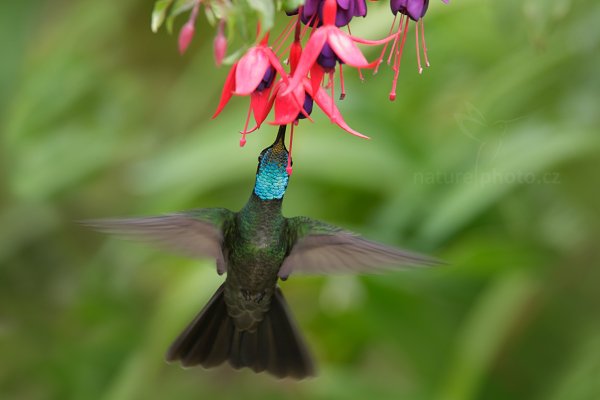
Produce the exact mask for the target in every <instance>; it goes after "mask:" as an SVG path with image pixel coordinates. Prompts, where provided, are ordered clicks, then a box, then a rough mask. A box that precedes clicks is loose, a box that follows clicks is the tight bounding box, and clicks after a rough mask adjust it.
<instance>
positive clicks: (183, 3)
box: [167, 0, 196, 33]
mask: <svg viewBox="0 0 600 400" xmlns="http://www.w3.org/2000/svg"><path fill="white" fill-rule="evenodd" d="M195 3H196V0H175V3H174V4H173V7H171V11H170V12H169V16H168V17H167V31H168V32H169V33H173V23H174V22H175V18H177V16H178V15H180V14H183V13H184V12H186V11H189V10H191V9H192V8H194V4H195Z"/></svg>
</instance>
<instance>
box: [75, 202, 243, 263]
mask: <svg viewBox="0 0 600 400" xmlns="http://www.w3.org/2000/svg"><path fill="white" fill-rule="evenodd" d="M234 217H235V213H234V212H232V211H229V210H227V209H226V208H202V209H196V210H190V211H184V212H179V213H173V214H165V215H160V216H154V217H140V218H114V219H97V220H86V221H83V224H84V225H86V226H89V227H91V228H94V229H96V230H98V231H100V232H104V233H110V234H115V235H120V236H123V237H125V238H129V239H134V240H140V241H144V242H151V243H157V244H159V245H161V246H163V247H165V248H167V249H168V250H174V251H176V252H178V253H182V254H184V255H186V256H188V257H193V258H206V257H209V258H215V259H216V260H217V271H218V272H219V274H223V273H224V272H226V270H227V265H226V261H225V257H224V255H223V250H222V248H223V247H222V244H223V237H224V236H225V232H226V231H227V230H228V229H230V227H231V225H232V224H233V221H234Z"/></svg>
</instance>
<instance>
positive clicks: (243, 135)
mask: <svg viewBox="0 0 600 400" xmlns="http://www.w3.org/2000/svg"><path fill="white" fill-rule="evenodd" d="M251 112H252V107H249V108H248V116H247V117H246V124H245V125H244V131H243V132H241V133H242V138H241V139H240V147H244V146H245V145H246V134H247V133H248V124H249V123H250V113H251Z"/></svg>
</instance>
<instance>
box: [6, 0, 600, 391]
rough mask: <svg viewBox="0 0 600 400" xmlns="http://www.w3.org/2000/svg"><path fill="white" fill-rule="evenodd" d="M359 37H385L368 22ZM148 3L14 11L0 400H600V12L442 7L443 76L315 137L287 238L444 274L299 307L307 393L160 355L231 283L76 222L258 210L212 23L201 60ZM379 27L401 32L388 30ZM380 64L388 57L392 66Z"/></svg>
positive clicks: (381, 284) (346, 106) (312, 295)
mask: <svg viewBox="0 0 600 400" xmlns="http://www.w3.org/2000/svg"><path fill="white" fill-rule="evenodd" d="M369 7H370V8H369V16H368V18H367V19H365V20H364V21H359V23H356V24H355V25H354V29H355V30H356V32H358V33H359V34H360V35H363V36H366V37H369V38H376V37H382V36H384V35H385V34H386V33H387V29H388V27H389V24H390V23H391V17H390V15H389V11H388V5H387V4H375V3H370V4H369ZM151 8H152V2H151V1H150V0H146V1H142V0H127V1H116V2H107V1H91V0H90V1H88V0H85V1H83V0H82V1H66V0H63V1H48V0H46V1H42V0H38V1H34V0H28V1H19V2H4V3H3V5H2V12H1V13H0V44H1V46H0V48H1V49H2V53H1V54H2V56H1V61H0V88H1V90H0V118H1V119H0V132H1V139H0V140H1V141H0V146H1V147H0V204H1V209H0V398H2V399H107V400H116V399H164V398H177V399H187V398H189V399H201V398H202V399H204V398H210V399H227V398H231V399H234V398H248V399H279V398H305V399H309V398H310V399H312V398H314V399H334V398H339V399H363V398H372V399H439V400H467V399H486V400H487V399H544V400H546V399H549V400H579V399H581V400H583V399H598V398H600V317H599V316H600V291H599V288H598V287H599V284H600V270H599V269H598V267H599V264H600V262H599V261H600V252H599V251H598V247H599V246H598V237H599V234H600V213H599V212H598V209H599V204H600V194H599V188H600V174H599V172H600V157H599V155H600V138H599V136H598V134H599V133H600V132H599V130H600V129H599V127H600V113H599V112H600V100H599V97H600V75H599V74H598V71H600V51H599V50H600V45H599V44H600V29H599V28H598V21H600V4H598V2H596V1H593V0H580V1H576V0H507V1H491V0H490V1H481V0H480V1H476V0H465V1H458V0H456V1H452V2H451V4H450V5H448V6H444V5H443V4H442V3H441V2H438V1H432V4H431V6H430V12H429V13H428V15H427V18H426V28H427V31H426V32H427V43H428V47H429V54H430V58H431V61H432V65H433V66H432V68H430V69H428V70H426V71H425V73H424V74H423V75H422V76H419V75H418V74H417V71H416V61H415V54H414V41H413V40H412V38H413V36H412V34H411V36H409V40H408V42H407V43H408V44H407V47H406V50H405V54H404V59H403V65H402V69H403V70H402V73H401V75H400V81H399V92H398V99H397V100H396V102H394V103H391V102H389V101H388V100H387V95H388V92H389V87H390V84H391V78H392V73H391V71H390V70H389V69H388V68H383V69H382V70H381V71H380V73H379V74H378V75H376V76H374V77H373V76H371V74H370V73H367V74H366V75H367V82H365V83H360V82H359V80H358V78H357V75H356V73H355V72H354V71H350V70H348V71H347V73H346V79H347V86H348V88H347V89H348V97H347V99H346V100H344V101H343V102H342V103H341V105H340V107H341V110H342V113H343V114H344V115H345V116H346V119H347V121H348V123H349V124H350V125H351V126H353V127H354V128H355V129H357V130H359V131H361V132H364V133H366V134H368V135H370V136H372V140H371V141H363V140H360V139H358V138H355V137H352V136H350V135H348V134H347V133H345V132H343V131H342V130H340V129H338V128H337V127H335V126H333V125H331V124H329V123H328V121H327V119H326V118H324V117H323V116H322V114H321V113H320V112H319V111H316V112H315V113H314V116H315V117H316V123H315V124H313V125H311V124H310V123H308V122H303V123H302V124H301V126H300V129H298V130H297V134H296V140H295V145H294V155H295V159H294V161H295V163H294V175H293V177H292V180H291V184H290V187H289V189H288V192H287V194H286V201H285V206H284V213H285V214H286V215H287V216H294V215H308V216H311V217H314V218H319V219H323V220H326V221H329V222H331V223H335V224H338V225H341V226H344V227H346V228H349V229H352V230H355V231H357V232H360V233H362V234H364V235H366V236H368V237H370V238H373V239H376V240H380V241H384V242H387V243H391V244H395V245H399V246H403V247H407V248H412V249H415V250H419V251H422V252H426V253H431V254H433V255H435V256H437V257H440V258H442V259H444V260H447V261H448V262H449V264H450V265H449V266H446V267H443V268H438V269H434V270H419V271H404V272H397V273H390V274H387V275H381V276H369V277H352V276H341V277H295V278H294V279H290V280H289V281H288V282H285V283H283V284H282V287H283V289H284V292H285V293H286V296H287V298H288V301H289V303H290V304H291V307H292V308H293V310H294V312H295V315H296V318H297V320H298V323H299V324H300V325H301V327H302V329H303V331H304V332H305V335H306V337H307V340H308V342H309V344H310V346H311V348H312V349H313V351H314V354H315V356H316V358H317V360H318V363H319V370H320V375H319V377H317V378H315V379H310V380H307V381H303V382H293V381H289V380H283V381H278V380H275V379H272V378H271V377H269V376H265V375H264V374H261V375H255V374H253V373H251V372H248V371H241V372H236V371H233V370H231V369H229V368H227V367H223V368H218V369H215V370H210V371H205V370H202V369H201V368H194V369H188V370H184V369H181V368H180V367H179V366H177V365H168V364H166V363H165V362H164V361H163V354H164V352H165V350H166V348H167V346H168V345H169V344H170V342H171V340H173V339H174V337H175V336H176V334H177V333H178V332H179V331H180V330H181V329H182V327H183V326H184V325H186V324H187V323H188V322H189V320H190V319H191V318H192V317H193V316H194V315H195V313H196V312H197V311H198V310H199V309H200V308H201V307H202V305H203V304H204V303H205V301H206V300H207V299H208V298H209V296H210V295H211V294H212V293H213V291H214V290H215V289H216V288H217V287H218V285H219V282H220V281H221V280H222V278H219V277H218V276H217V275H216V273H215V268H214V265H213V262H212V261H194V260H187V259H183V258H180V257H177V256H176V255H170V254H165V253H162V252H160V251H158V250H156V249H153V248H149V247H144V246H141V245H138V244H135V243H128V242H123V241H120V240H118V239H113V238H107V237H104V236H102V235H100V234H97V233H95V232H91V231H87V230H85V229H84V228H82V227H79V226H77V225H76V224H75V223H74V221H76V220H78V219H84V218H98V217H105V216H126V215H148V214H160V213H164V212H169V211H175V210H182V209H188V208H194V207H211V206H224V207H229V208H231V209H239V208H240V207H241V206H242V204H243V203H244V202H245V201H246V199H247V197H248V195H249V193H250V190H251V187H252V184H253V179H254V172H255V168H256V158H257V155H258V153H259V151H260V149H262V148H264V147H265V146H267V145H268V144H269V143H270V142H271V141H272V140H273V138H274V134H275V129H274V128H271V127H269V126H265V127H264V128H262V129H261V130H260V131H259V132H258V133H255V134H252V135H251V136H249V137H248V139H249V140H248V144H247V146H246V147H245V148H244V149H240V148H239V147H238V139H239V135H238V134H237V131H238V130H239V129H241V127H242V126H243V120H244V118H245V112H246V109H247V104H248V103H247V99H241V98H235V99H234V100H233V101H232V103H231V104H230V105H229V106H228V108H227V109H226V111H225V112H224V113H223V114H222V116H221V117H220V118H218V119H217V120H214V121H213V120H211V119H210V115H211V114H212V112H213V110H214V109H215V107H216V104H217V101H218V95H219V93H220V89H221V84H222V82H223V81H224V78H225V75H226V72H227V68H225V67H224V68H220V69H217V68H215V67H214V62H213V59H212V38H213V31H212V29H210V28H209V27H207V26H206V22H205V20H204V19H203V18H201V19H200V20H199V24H198V25H199V28H198V31H197V34H196V38H195V39H194V42H193V44H192V47H191V48H190V51H189V53H188V54H187V55H186V56H184V57H180V56H179V55H178V54H177V50H176V36H169V35H167V34H166V33H165V32H164V31H162V30H161V32H160V33H159V34H156V35H155V34H152V33H151V31H150V28H149V19H150V12H151ZM382 21H383V22H382ZM377 54H378V51H377V50H376V49H370V50H368V51H367V57H368V58H369V59H373V58H374V57H376V55H377Z"/></svg>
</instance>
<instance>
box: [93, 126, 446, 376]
mask: <svg viewBox="0 0 600 400" xmlns="http://www.w3.org/2000/svg"><path fill="white" fill-rule="evenodd" d="M285 131H286V125H282V126H280V127H279V131H278V134H277V138H276V139H275V142H274V143H273V144H272V145H271V146H269V147H267V148H265V149H264V150H263V151H262V152H261V154H260V156H259V157H258V166H257V170H256V181H255V183H254V188H253V189H252V193H251V194H250V198H249V199H248V202H247V203H246V205H244V207H243V208H242V209H241V210H240V211H238V212H233V211H230V210H228V209H226V208H200V209H193V210H189V211H183V212H176V213H171V214H165V215H160V216H151V217H140V218H124V219H104V220H92V221H87V222H86V224H87V225H88V226H91V227H93V228H95V229H97V230H99V231H103V232H105V233H111V234H117V235H121V236H125V237H129V238H133V239H138V240H143V241H149V242H153V243H158V244H161V245H163V246H164V247H167V248H169V249H171V250H174V251H176V252H180V253H183V254H185V255H188V256H191V257H196V258H207V257H208V258H214V259H215V260H216V267H217V272H218V273H219V275H222V274H226V278H225V281H224V283H223V284H222V285H221V286H220V287H219V288H218V289H217V291H216V292H215V293H214V294H213V296H212V297H211V298H210V300H209V301H208V303H207V304H206V305H205V306H204V308H203V309H202V310H201V311H200V313H199V314H198V315H197V316H196V317H195V318H194V319H193V320H192V322H191V323H190V324H189V325H188V326H187V327H186V328H185V329H184V330H183V332H182V333H181V334H180V335H179V337H177V339H175V341H174V342H173V344H172V345H171V346H170V348H169V349H168V351H167V354H166V360H167V361H168V362H175V361H180V362H181V364H182V365H183V366H185V367H189V366H195V365H201V366H203V367H205V368H211V367H215V366H218V365H220V364H223V363H225V362H228V363H229V364H230V365H231V366H232V367H233V368H234V369H240V368H243V367H248V368H250V369H252V370H254V371H255V372H262V371H266V372H268V373H270V374H272V375H274V376H276V377H278V378H283V377H292V378H296V379H302V378H305V377H308V376H314V375H315V366H314V362H313V358H312V357H311V355H310V353H309V351H308V348H307V346H306V344H305V342H304V340H303V338H302V335H301V334H300V331H299V330H298V328H297V326H296V323H295V322H294V320H293V318H292V315H291V313H290V310H289V307H288V305H287V303H286V301H285V299H284V297H283V293H282V291H281V289H280V288H279V287H278V285H277V283H278V281H279V280H286V279H287V278H288V277H289V276H290V275H291V274H294V273H309V274H323V273H345V272H359V273H360V272H374V271H378V270H382V269H385V268H386V267H387V268H389V267H392V268H393V267H403V266H429V265H435V264H438V263H439V262H438V261H437V260H435V259H433V258H430V257H428V256H424V255H420V254H417V253H412V252H408V251H405V250H400V249H396V248H394V247H390V246H387V245H385V244H381V243H377V242H374V241H370V240H367V239H365V238H363V237H361V236H359V235H357V234H355V233H352V232H350V231H347V230H344V229H342V228H339V227H337V226H333V225H330V224H327V223H325V222H321V221H317V220H314V219H311V218H308V217H293V218H286V217H284V216H283V215H282V212H281V207H282V202H283V197H284V194H285V191H286V188H287V186H288V182H289V177H290V176H289V174H288V171H287V170H286V167H288V157H289V154H288V151H287V149H286V147H285ZM290 162H291V160H290Z"/></svg>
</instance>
